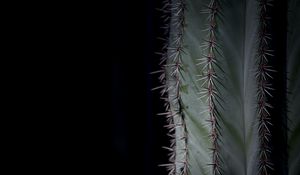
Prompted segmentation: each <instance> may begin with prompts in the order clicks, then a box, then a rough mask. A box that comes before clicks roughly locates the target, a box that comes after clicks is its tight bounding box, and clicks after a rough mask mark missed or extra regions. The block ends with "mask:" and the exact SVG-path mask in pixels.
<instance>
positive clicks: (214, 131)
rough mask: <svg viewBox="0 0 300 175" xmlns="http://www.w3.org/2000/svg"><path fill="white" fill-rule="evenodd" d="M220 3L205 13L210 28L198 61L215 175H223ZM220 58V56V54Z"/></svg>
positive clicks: (210, 7) (201, 97)
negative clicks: (219, 123) (219, 38)
mask: <svg viewBox="0 0 300 175" xmlns="http://www.w3.org/2000/svg"><path fill="white" fill-rule="evenodd" d="M219 8H220V6H219V1H218V0H211V1H210V3H209V4H208V6H207V7H206V9H205V10H203V13H205V14H208V18H207V20H208V24H207V26H208V28H207V29H206V30H205V31H207V32H208V35H207V38H205V40H204V44H203V45H202V46H201V47H202V48H203V57H202V58H200V59H198V60H199V63H198V65H202V75H199V76H200V77H201V78H200V79H199V80H200V81H202V82H203V83H202V84H201V88H202V90H201V91H200V92H199V94H200V99H203V98H206V103H207V104H208V110H207V111H208V113H209V119H207V121H208V122H209V126H210V135H209V137H210V140H211V145H212V147H211V148H210V150H211V152H212V156H211V158H212V162H211V163H209V164H208V165H210V166H212V173H213V175H218V174H222V168H221V166H220V162H221V157H220V152H219V151H220V150H219V149H220V146H219V143H220V130H219V125H218V118H219V117H220V115H219V113H218V111H217V108H216V103H219V101H220V99H221V98H220V96H219V92H218V89H217V87H216V83H217V82H220V80H218V78H219V77H218V76H217V73H216V67H219V65H218V61H217V59H216V58H217V55H218V54H219V53H220V52H219V46H218V44H217V37H216V30H217V18H218V15H219V14H220V12H219V10H220V9H219ZM219 56H220V54H219Z"/></svg>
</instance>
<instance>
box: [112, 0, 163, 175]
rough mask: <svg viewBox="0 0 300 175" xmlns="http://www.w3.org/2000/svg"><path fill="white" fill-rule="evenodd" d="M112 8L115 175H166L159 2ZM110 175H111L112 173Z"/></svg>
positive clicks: (121, 4)
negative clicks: (159, 76)
mask: <svg viewBox="0 0 300 175" xmlns="http://www.w3.org/2000/svg"><path fill="white" fill-rule="evenodd" d="M116 3H117V5H116V4H115V5H114V6H113V7H114V8H112V9H113V11H112V12H111V17H112V19H111V21H110V22H111V23H112V35H111V41H110V43H111V48H113V49H112V52H111V54H112V67H111V74H112V89H111V90H112V91H111V92H112V93H111V95H112V97H111V99H112V102H111V103H112V109H111V110H112V120H111V121H110V122H111V124H112V127H111V134H112V137H111V138H112V148H113V151H112V153H113V156H112V157H111V158H112V159H111V161H110V162H109V164H110V165H116V168H113V169H112V174H119V173H122V174H140V175H142V174H143V175H154V174H155V175H159V174H167V172H166V170H165V168H164V167H158V165H159V164H163V163H167V162H168V159H167V153H168V152H166V151H165V150H164V149H163V148H162V146H168V144H169V143H168V140H169V139H168V137H167V136H166V133H167V131H166V130H165V129H164V127H163V125H164V124H165V119H164V117H162V116H156V114H157V113H159V112H163V110H164V109H163V102H162V101H161V100H160V99H159V92H158V91H151V89H152V88H154V87H156V86H159V81H158V75H150V72H153V71H156V70H159V66H158V63H159V59H160V57H159V56H158V55H156V54H155V52H157V51H159V50H160V48H161V47H162V43H161V41H159V40H158V39H157V38H158V37H162V36H163V30H162V29H161V28H160V27H161V26H162V24H163V23H162V19H161V18H160V16H161V12H159V11H158V10H156V9H157V8H160V7H161V6H162V4H161V1H159V0H143V1H136V2H133V1H118V2H116ZM110 174H111V173H110Z"/></svg>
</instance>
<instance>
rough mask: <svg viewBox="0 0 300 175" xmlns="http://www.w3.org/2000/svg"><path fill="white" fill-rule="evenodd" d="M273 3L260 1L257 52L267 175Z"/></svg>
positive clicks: (262, 174) (263, 167)
mask: <svg viewBox="0 0 300 175" xmlns="http://www.w3.org/2000/svg"><path fill="white" fill-rule="evenodd" d="M271 5H272V4H271V1H269V0H260V1H259V29H258V51H257V57H258V58H257V72H256V80H257V85H258V88H257V100H258V106H257V109H258V121H259V124H258V125H259V126H258V133H259V141H260V146H259V147H260V149H259V174H260V175H265V174H270V171H271V170H272V169H273V168H272V166H273V165H272V163H271V162H270V155H269V154H271V149H270V148H269V145H268V144H269V140H270V138H271V132H270V129H269V127H270V126H271V125H272V123H271V115H270V113H269V109H270V108H272V105H271V104H270V103H269V100H268V99H269V98H271V97H273V96H272V94H271V92H270V91H272V90H274V89H273V88H272V85H271V83H270V82H269V79H272V78H273V77H272V76H271V74H272V72H274V71H275V70H273V68H272V67H271V66H270V65H269V59H271V57H272V56H273V54H272V53H271V52H272V50H270V46H269V41H270V40H271V36H270V34H269V33H268V31H269V27H268V23H269V22H268V18H269V17H268V15H267V14H268V9H269V8H270V6H271Z"/></svg>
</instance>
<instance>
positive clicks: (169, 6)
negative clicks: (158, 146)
mask: <svg viewBox="0 0 300 175" xmlns="http://www.w3.org/2000/svg"><path fill="white" fill-rule="evenodd" d="M163 3H164V6H163V8H162V9H161V11H162V12H163V13H164V14H165V15H163V20H164V22H165V24H166V25H164V26H163V28H164V29H165V31H166V32H167V33H166V34H167V35H169V36H168V37H167V38H166V39H163V40H164V42H165V45H164V47H163V49H162V52H161V56H162V57H161V63H160V64H161V67H162V70H160V71H157V72H160V73H161V76H160V77H159V79H160V81H161V83H162V86H160V87H157V88H154V89H159V88H161V89H162V90H161V98H162V99H163V100H165V110H166V112H164V113H162V114H160V115H165V116H166V118H167V122H168V124H167V125H166V126H165V127H166V128H167V129H168V130H169V133H168V135H169V136H170V137H171V145H170V147H164V148H165V149H167V150H169V151H170V154H169V163H168V164H162V165H160V166H166V167H167V170H168V171H169V175H187V173H188V149H187V138H188V137H187V128H186V124H185V120H184V117H183V112H182V102H181V97H180V88H181V80H180V76H181V74H180V71H181V70H182V54H183V34H184V27H185V21H184V12H185V2H184V0H177V1H171V0H165V1H164V2H163ZM170 28H172V31H171V32H170ZM171 106H172V109H171ZM177 142H182V144H180V145H183V147H179V146H178V144H177Z"/></svg>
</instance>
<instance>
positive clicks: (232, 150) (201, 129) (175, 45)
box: [158, 0, 300, 175]
mask: <svg viewBox="0 0 300 175" xmlns="http://www.w3.org/2000/svg"><path fill="white" fill-rule="evenodd" d="M281 3H282V1H279V0H274V1H270V0H257V1H253V0H165V3H164V4H165V5H164V7H163V9H162V11H163V12H165V22H166V26H164V28H165V29H166V32H167V33H168V36H169V37H168V38H166V39H165V40H164V41H165V46H164V47H163V49H162V51H163V52H162V62H161V67H162V70H160V71H158V72H160V73H162V75H161V76H160V80H161V82H162V86H161V87H158V88H162V90H161V94H162V99H164V100H165V102H166V103H165V104H166V112H164V113H162V115H165V116H166V117H167V121H168V124H167V125H166V127H167V128H168V129H169V133H168V135H169V136H170V138H171V145H170V146H169V147H165V148H166V149H168V150H169V151H170V160H169V163H166V164H162V165H161V166H166V167H167V169H168V171H169V174H170V175H219V174H224V175H268V174H289V175H299V174H300V168H299V165H300V151H299V148H300V117H299V114H300V111H299V106H300V95H299V93H300V71H299V66H300V58H299V57H300V42H299V39H298V35H297V31H299V30H300V28H299V27H300V12H298V11H299V5H300V2H299V1H297V0H289V1H288V2H286V3H287V9H286V11H288V13H287V14H286V16H287V17H286V19H287V22H288V26H287V28H288V31H285V32H286V33H283V34H282V36H286V44H285V43H283V45H284V46H285V47H284V51H285V53H286V54H285V56H282V54H281V53H282V51H277V50H280V49H281V48H280V47H279V46H280V45H276V44H274V43H276V42H279V39H278V38H280V36H281V34H280V32H278V31H277V30H276V29H274V28H276V25H277V22H274V21H275V20H276V19H273V17H274V14H276V10H274V9H279V8H280V7H279V6H280V4H281ZM275 16H276V15H275ZM278 33H279V34H278ZM279 59H282V60H281V61H276V60H279ZM280 62H282V63H284V64H279V63H280ZM277 77H285V78H278V79H277ZM279 80H280V81H279ZM284 82H286V84H284ZM281 84H284V85H282V86H281ZM277 87H278V88H277ZM282 87H285V88H282ZM282 97H284V99H285V100H282V101H278V99H280V98H282ZM274 99H275V100H274ZM278 104H279V105H278ZM274 106H275V108H276V109H274ZM285 108H287V110H286V109H285ZM278 111H279V112H278ZM281 116H282V118H281ZM287 118H288V119H287ZM273 121H274V122H273ZM277 121H283V122H282V123H283V124H282V127H281V126H280V122H277ZM284 121H289V122H287V124H286V126H285V125H284ZM278 123H279V124H278ZM277 127H280V128H281V129H282V131H283V132H278V133H279V135H278V134H277V132H275V131H276V130H277ZM286 127H288V128H289V130H288V129H287V128H286ZM285 132H286V133H287V134H285ZM274 134H275V135H274ZM276 134H277V135H276ZM285 135H286V136H287V139H286V140H284V139H283V140H282V142H287V143H286V144H288V146H286V147H284V145H285V144H284V143H283V144H282V147H280V146H277V145H276V144H275V143H276V142H275V141H273V140H276V139H274V137H277V136H278V137H279V136H280V137H281V136H283V137H284V136H285ZM279 148H284V149H285V151H283V152H287V154H288V155H289V157H288V158H287V159H288V161H281V159H280V160H279V161H277V160H276V159H277V158H276V154H277V153H278V152H279ZM274 155H275V156H274ZM274 157H275V158H274ZM277 157H282V160H285V159H284V157H285V155H284V154H283V153H282V156H281V155H280V156H277ZM273 160H275V161H274V162H273ZM280 162H281V163H280Z"/></svg>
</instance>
